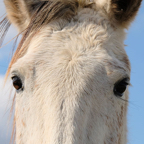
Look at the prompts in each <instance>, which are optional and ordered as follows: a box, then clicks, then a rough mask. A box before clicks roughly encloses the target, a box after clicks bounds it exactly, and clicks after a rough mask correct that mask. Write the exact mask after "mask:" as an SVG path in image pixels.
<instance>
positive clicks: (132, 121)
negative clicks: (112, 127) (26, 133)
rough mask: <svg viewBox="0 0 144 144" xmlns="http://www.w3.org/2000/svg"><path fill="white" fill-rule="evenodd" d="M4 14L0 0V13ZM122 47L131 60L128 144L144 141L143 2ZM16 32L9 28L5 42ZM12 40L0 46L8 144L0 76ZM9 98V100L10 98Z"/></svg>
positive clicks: (0, 133) (0, 125) (3, 137)
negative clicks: (124, 45) (0, 47)
mask: <svg viewBox="0 0 144 144" xmlns="http://www.w3.org/2000/svg"><path fill="white" fill-rule="evenodd" d="M4 13H5V8H4V5H3V0H0V15H3V14H4ZM127 33H128V35H127V39H126V40H125V44H126V45H127V47H125V49H126V51H127V54H128V56H129V59H130V61H131V67H132V72H131V84H132V87H130V99H129V112H128V140H129V142H128V144H143V143H144V140H143V137H144V91H143V90H144V84H143V83H144V2H143V3H142V6H141V9H140V12H139V14H138V16H137V18H136V20H135V21H134V22H133V24H132V25H131V27H130V29H129V31H127ZM15 35H16V30H15V28H14V27H12V28H11V29H10V31H9V33H8V35H7V37H6V40H5V42H4V43H6V42H8V41H9V40H11V39H12V38H13V37H14V36H15ZM12 44H13V43H12V42H10V43H9V44H8V45H6V46H4V47H3V48H2V49H0V98H1V101H0V144H8V139H9V137H10V132H9V129H8V126H7V118H8V111H7V109H9V106H7V102H8V98H7V95H8V94H7V91H6V90H2V89H3V88H2V83H3V77H4V74H5V72H6V69H7V66H8V63H9V61H10V57H9V56H10V52H11V48H12ZM9 101H10V100H9Z"/></svg>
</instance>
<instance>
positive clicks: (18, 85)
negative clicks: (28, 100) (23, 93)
mask: <svg viewBox="0 0 144 144" xmlns="http://www.w3.org/2000/svg"><path fill="white" fill-rule="evenodd" d="M12 81H13V86H14V88H15V89H16V90H20V89H22V81H21V79H20V78H19V77H17V76H14V77H12Z"/></svg>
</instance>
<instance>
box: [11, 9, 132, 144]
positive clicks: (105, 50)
mask: <svg viewBox="0 0 144 144" xmlns="http://www.w3.org/2000/svg"><path fill="white" fill-rule="evenodd" d="M86 12H87V13H88V14H86V15H85V13H86ZM74 19H78V20H77V21H76V20H74V21H72V22H71V23H69V24H67V22H64V23H63V25H64V27H61V26H60V24H59V22H57V23H55V22H53V23H51V24H49V25H47V26H45V27H44V28H42V29H41V31H40V32H39V33H37V34H36V36H35V37H34V38H33V39H32V40H31V43H30V45H29V47H28V51H27V53H26V54H25V56H23V57H22V58H20V59H19V60H18V61H17V62H16V63H15V64H14V65H13V67H12V71H11V74H12V77H18V78H19V79H20V80H21V83H22V88H20V89H19V90H18V91H17V95H16V121H17V123H16V127H17V139H18V143H20V141H22V142H24V143H35V144H40V143H50V144H54V143H61V144H62V143H66V144H68V143H72V144H78V143H79V144H86V143H90V144H92V143H104V142H106V143H107V140H108V141H110V143H111V142H113V143H117V141H118V138H120V137H125V136H126V134H125V133H124V131H126V124H125V123H126V121H125V120H126V109H127V102H125V101H124V100H127V99H128V96H127V92H126V91H125V89H126V87H127V85H128V83H129V78H130V66H129V63H128V58H127V55H126V53H125V50H124V46H123V38H124V32H123V30H115V28H113V27H112V26H111V25H110V24H109V21H105V19H104V18H102V17H101V16H100V15H99V14H98V13H97V12H94V10H90V9H85V10H82V11H81V12H79V13H78V15H77V16H76V17H75V18H74ZM89 19H91V20H90V21H88V20H89ZM103 23H105V24H104V25H103ZM66 24H67V25H66ZM65 25H66V26H65ZM14 81H15V79H14ZM122 99H124V100H122ZM121 133H124V136H121V135H120V134H121ZM19 137H21V138H19ZM25 137H27V139H26V138H25Z"/></svg>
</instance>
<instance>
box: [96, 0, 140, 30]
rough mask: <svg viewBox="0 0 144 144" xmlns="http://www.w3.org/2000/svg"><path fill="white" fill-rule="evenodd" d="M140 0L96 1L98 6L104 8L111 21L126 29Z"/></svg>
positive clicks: (137, 8)
mask: <svg viewBox="0 0 144 144" xmlns="http://www.w3.org/2000/svg"><path fill="white" fill-rule="evenodd" d="M141 2H142V0H96V3H97V4H98V5H99V6H102V7H103V8H105V10H106V11H107V13H108V14H109V16H110V18H111V20H114V21H115V22H117V23H118V24H120V25H122V26H123V27H126V28H127V27H128V26H129V24H130V22H131V21H132V20H133V19H134V18H135V16H136V14H137V12H138V10H139V8H140V5H141Z"/></svg>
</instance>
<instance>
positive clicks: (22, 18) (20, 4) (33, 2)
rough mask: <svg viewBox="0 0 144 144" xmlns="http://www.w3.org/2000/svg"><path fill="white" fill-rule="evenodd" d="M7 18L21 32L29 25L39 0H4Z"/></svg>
mask: <svg viewBox="0 0 144 144" xmlns="http://www.w3.org/2000/svg"><path fill="white" fill-rule="evenodd" d="M4 3H5V6H6V11H7V18H8V19H9V21H10V22H11V23H12V24H14V25H15V26H16V27H17V28H18V30H19V31H20V32H21V31H23V30H24V29H26V28H27V26H28V25H29V22H30V19H31V16H32V14H33V13H34V12H35V10H36V9H37V6H38V5H39V4H40V0H4Z"/></svg>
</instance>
